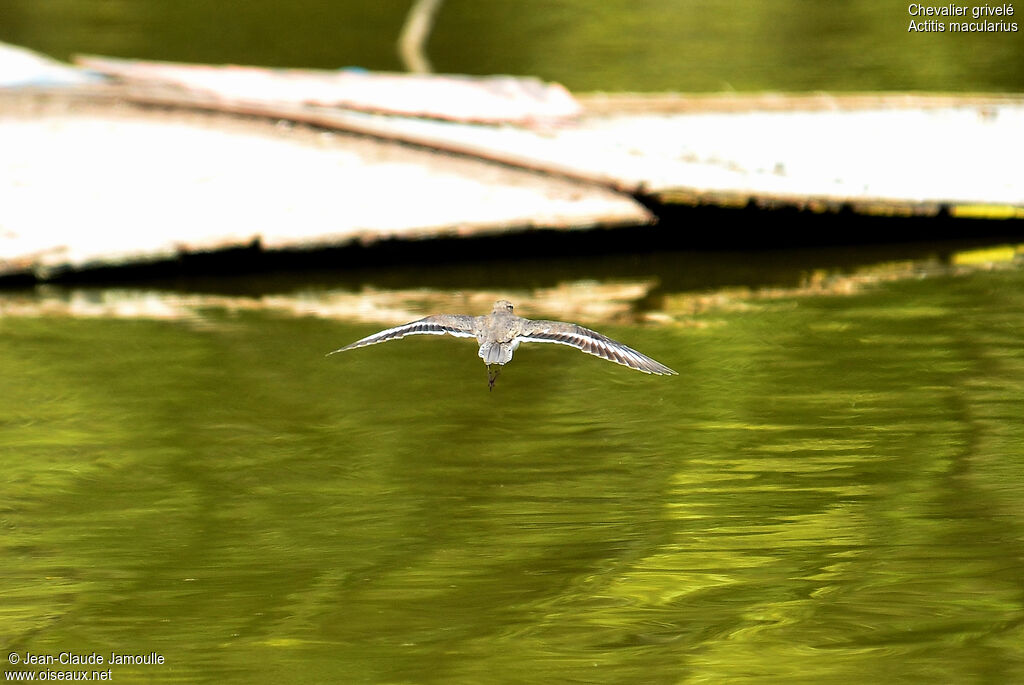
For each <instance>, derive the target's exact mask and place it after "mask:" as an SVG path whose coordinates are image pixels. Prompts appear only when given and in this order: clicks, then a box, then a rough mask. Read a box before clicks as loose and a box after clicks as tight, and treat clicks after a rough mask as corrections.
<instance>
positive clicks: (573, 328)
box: [517, 321, 678, 376]
mask: <svg viewBox="0 0 1024 685" xmlns="http://www.w3.org/2000/svg"><path fill="white" fill-rule="evenodd" d="M517 339H518V340H520V341H522V342H547V343H558V344H559V345H568V346H570V347H575V348H576V349H578V350H582V351H583V352H586V353H587V354H592V355H594V356H595V357H601V358H602V359H607V360H608V361H611V362H615V363H616V364H622V365H623V366H628V367H629V368H631V369H636V370H637V371H642V372H643V373H653V374H657V375H659V376H676V375H678V374H677V373H676V372H675V371H673V370H672V369H670V368H668V367H667V366H665V365H664V364H662V363H661V362H658V361H655V360H653V359H651V358H650V357H648V356H647V355H645V354H642V353H640V352H637V351H636V350H634V349H633V348H632V347H627V346H626V345H623V344H622V343H620V342H618V341H617V340H612V339H611V338H609V337H608V336H606V335H601V334H600V333H598V332H597V331H592V330H590V329H589V328H584V327H583V326H577V325H576V324H574V323H563V322H561V321H531V322H529V324H528V325H526V326H525V327H524V329H523V332H522V333H520V334H519V335H518V336H517Z"/></svg>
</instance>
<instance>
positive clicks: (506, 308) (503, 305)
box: [494, 300, 512, 314]
mask: <svg viewBox="0 0 1024 685" xmlns="http://www.w3.org/2000/svg"><path fill="white" fill-rule="evenodd" d="M498 312H508V313H509V314H511V313H512V303H511V302H509V301H508V300H498V301H497V302H495V303H494V313H495V314H497V313H498Z"/></svg>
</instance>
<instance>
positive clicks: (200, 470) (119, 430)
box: [0, 269, 1024, 683]
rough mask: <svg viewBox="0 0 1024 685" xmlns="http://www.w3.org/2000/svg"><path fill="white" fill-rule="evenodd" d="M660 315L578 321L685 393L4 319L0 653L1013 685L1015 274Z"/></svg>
mask: <svg viewBox="0 0 1024 685" xmlns="http://www.w3.org/2000/svg"><path fill="white" fill-rule="evenodd" d="M3 297H5V298H8V299H9V298H11V297H14V295H6V296H3ZM303 297H305V298H306V301H307V302H316V299H317V293H316V291H313V292H306V293H304V295H303ZM653 301H657V298H654V300H653ZM674 320H675V324H672V323H667V324H662V325H633V324H629V323H628V322H621V323H618V324H616V323H605V324H602V325H601V326H600V328H601V329H602V330H603V331H604V332H606V333H608V334H609V335H611V336H612V337H615V338H617V339H620V340H623V341H626V342H628V343H629V344H631V345H632V346H634V347H636V348H638V349H639V350H641V351H643V352H645V353H647V354H648V355H650V356H652V357H654V358H656V359H658V360H660V361H663V362H665V363H666V364H668V365H670V366H672V367H674V368H675V369H677V370H678V371H680V372H681V375H680V376H678V377H652V376H645V375H641V374H638V373H635V372H633V371H630V370H628V369H625V368H623V367H620V366H615V365H612V364H608V363H606V362H602V361H600V360H597V359H595V358H593V357H590V356H587V355H583V354H580V353H578V352H576V351H574V350H571V349H568V348H564V347H561V346H553V345H552V346H537V345H534V346H530V345H526V346H524V347H522V348H520V350H519V351H518V352H517V353H516V358H515V360H514V362H513V363H512V364H510V365H509V366H508V367H507V368H506V370H505V372H504V373H503V374H502V376H501V377H500V379H499V381H498V384H497V386H496V388H495V391H494V392H492V393H488V391H487V387H486V374H485V371H484V367H483V365H482V364H481V363H480V361H479V360H478V359H477V358H476V356H475V348H474V347H473V345H472V343H471V342H469V341H465V340H454V339H450V338H446V339H440V338H434V337H432V336H421V337H418V338H414V339H409V340H406V341H402V342H398V343H389V344H386V345H381V346H377V347H372V348H367V349H363V350H357V351H354V352H351V353H345V354H344V355H336V356H333V357H330V358H327V359H325V358H324V357H323V353H324V352H326V351H328V350H331V349H333V348H335V347H337V346H339V345H342V344H345V343H347V342H351V341H352V340H354V339H356V338H358V337H361V336H363V335H365V334H368V333H370V332H372V331H374V330H376V329H377V328H379V327H381V326H375V325H372V324H368V323H353V322H345V321H339V320H326V319H321V318H314V317H311V316H285V315H281V314H279V313H273V312H269V311H261V310H254V311H251V312H233V311H226V310H220V309H218V308H217V307H215V306H211V307H209V308H207V309H204V310H202V311H201V312H197V313H196V314H195V315H194V316H191V317H185V318H183V319H173V320H168V321H158V320H152V319H145V318H131V317H128V318H110V317H99V318H80V317H68V316H61V315H44V316H34V315H33V316H29V315H24V316H7V317H4V318H0V379H2V380H0V384H2V392H0V469H2V476H0V558H2V559H3V564H2V566H0V597H2V601H0V647H2V648H3V654H4V655H6V654H7V653H8V652H15V653H17V654H19V655H22V656H23V655H24V654H26V653H32V654H40V655H58V654H60V653H61V652H73V653H77V654H90V653H93V652H95V653H98V654H100V655H103V656H104V657H105V658H106V657H108V656H109V654H110V653H111V652H117V653H130V654H149V653H150V652H156V653H159V654H160V655H162V656H163V657H164V659H165V663H164V664H163V665H137V666H123V665H115V666H109V668H110V669H111V671H112V676H113V680H114V681H116V682H121V683H126V682H169V681H176V682H217V683H223V682H238V683H242V682H246V683H264V682H265V683H276V682H339V683H340V682H344V683H349V682H351V683H481V682H521V683H527V682H531V683H537V682H544V683H555V682H587V683H623V682H643V683H705V682H707V683H729V682H741V681H742V682H746V681H748V680H753V681H756V682H777V683H793V682H803V683H850V682H869V681H874V682H905V683H920V682H956V683H1009V682H1021V681H1022V680H1024V477H1022V476H1024V422H1022V421H1021V420H1020V417H1021V415H1022V413H1024V399H1022V398H1024V345H1022V342H1024V337H1022V333H1021V332H1022V331H1024V270H1021V269H1003V270H996V271H987V270H984V269H982V270H977V271H974V272H971V273H961V274H959V275H953V274H947V275H937V276H933V277H929V278H923V279H906V280H895V281H893V282H890V283H881V284H876V285H873V286H871V287H867V288H864V289H863V290H861V291H859V292H857V293H854V294H851V295H821V296H806V295H794V296H785V295H783V296H781V297H773V298H763V299H757V298H754V299H751V300H748V301H747V302H746V305H745V306H733V307H720V308H710V309H708V310H707V311H704V312H700V313H696V314H692V315H685V316H676V317H674ZM4 658H5V659H6V656H4ZM4 668H5V669H7V670H9V671H10V670H13V667H12V666H10V665H9V664H6V663H5V664H4ZM40 668H41V667H35V668H34V669H30V670H40ZM49 668H51V669H60V670H65V669H68V668H71V667H59V666H57V667H54V666H51V667H49ZM103 668H108V666H104V667H103Z"/></svg>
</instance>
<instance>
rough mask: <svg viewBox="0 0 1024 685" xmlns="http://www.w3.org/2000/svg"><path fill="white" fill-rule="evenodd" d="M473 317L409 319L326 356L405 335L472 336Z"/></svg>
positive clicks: (448, 315)
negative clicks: (407, 321)
mask: <svg viewBox="0 0 1024 685" xmlns="http://www.w3.org/2000/svg"><path fill="white" fill-rule="evenodd" d="M473 324H474V317H472V316H462V315H459V314H438V315H436V316H428V317H426V318H423V319H419V320H417V321H411V322H409V323H404V324H402V325H401V326H395V327H394V328H388V329H385V330H383V331H380V332H379V333H374V334H373V335H368V336H366V337H365V338H363V339H361V340H356V341H355V342H354V343H352V344H351V345H346V346H345V347H339V348H338V349H336V350H334V351H333V352H328V353H327V356H330V355H332V354H337V353H338V352H344V351H346V350H354V349H356V348H357V347H366V346H367V345H376V344H377V343H382V342H387V341H388V340H401V339H402V338H404V337H405V336H407V335H445V334H448V335H454V336H455V337H456V338H473V337H475V333H473Z"/></svg>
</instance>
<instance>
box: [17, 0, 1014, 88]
mask: <svg viewBox="0 0 1024 685" xmlns="http://www.w3.org/2000/svg"><path fill="white" fill-rule="evenodd" d="M910 4H911V3H909V2H906V3H904V2H890V1H889V0H856V1H852V2H851V1H848V2H806V1H805V0H773V1H772V2H763V1H762V0H734V1H732V2H708V1H707V0H648V1H647V2H643V3H637V2H632V1H631V0H603V1H602V2H600V3H595V2H591V1H589V0H508V1H506V2H495V1H494V0H445V2H444V4H443V6H442V7H441V10H440V11H439V13H438V15H437V20H436V24H435V28H434V32H433V34H432V36H431V39H430V42H429V44H428V55H429V57H430V59H431V60H432V62H433V63H434V66H435V68H436V69H437V70H439V71H443V72H456V73H469V74H491V73H499V74H504V73H513V74H535V75H538V76H541V77H544V78H547V79H552V80H556V81H559V82H561V83H564V84H565V85H566V86H567V87H569V88H570V89H572V90H607V91H634V92H635V91H664V90H669V91H731V90H737V91H760V90H787V91H808V90H811V91H813V90H829V91H849V90H935V91H1010V92H1020V91H1021V90H1024V68H1022V67H1024V40H1022V35H1024V33H1022V32H1024V17H1022V15H1021V12H1024V5H1021V4H1019V3H1018V4H1017V5H1016V14H1015V15H1014V16H1012V17H1001V18H997V19H1005V20H1007V21H1008V22H1012V21H1016V23H1017V25H1018V31H1017V32H989V33H971V34H953V33H951V32H948V31H947V32H942V33H939V32H930V33H929V32H924V33H921V32H916V33H915V32H909V31H908V28H909V25H910V21H911V20H912V19H918V20H920V19H922V17H911V15H910V14H909V12H908V5H910ZM922 4H924V5H927V6H934V7H939V6H942V7H945V6H946V4H948V3H937V2H936V3H927V2H926V3H922ZM960 4H964V5H965V6H968V7H974V6H981V5H984V4H989V5H1002V4H1003V3H995V2H993V3H982V2H972V3H960ZM1010 4H1011V5H1012V4H1013V3H1010ZM411 5H412V0H402V1H401V2H395V1H391V2H380V0H336V1H333V2H327V1H325V0H290V1H289V2H282V1H281V0H244V1H243V0H217V1H216V2H214V1H211V0H173V1H168V0H0V40H2V41H6V42H10V43H16V44H20V45H26V46H29V47H31V48H33V49H36V50H41V51H44V52H47V53H49V54H52V55H54V56H57V57H59V58H61V59H66V58H68V57H69V56H70V55H72V54H75V53H94V54H105V55H114V56H120V57H131V58H148V59H165V60H177V61H189V62H213V63H225V62H226V63H234V64H267V65H279V66H298V67H322V68H332V69H333V68H337V67H340V66H346V65H357V66H362V67H366V68H368V69H385V70H396V69H401V68H402V65H401V62H400V61H399V59H398V57H397V54H396V49H395V42H396V40H397V38H398V35H399V32H400V30H401V27H402V23H403V21H404V19H405V15H406V12H407V11H408V9H409V7H410V6H411ZM968 18H969V17H968ZM944 19H945V18H944Z"/></svg>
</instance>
